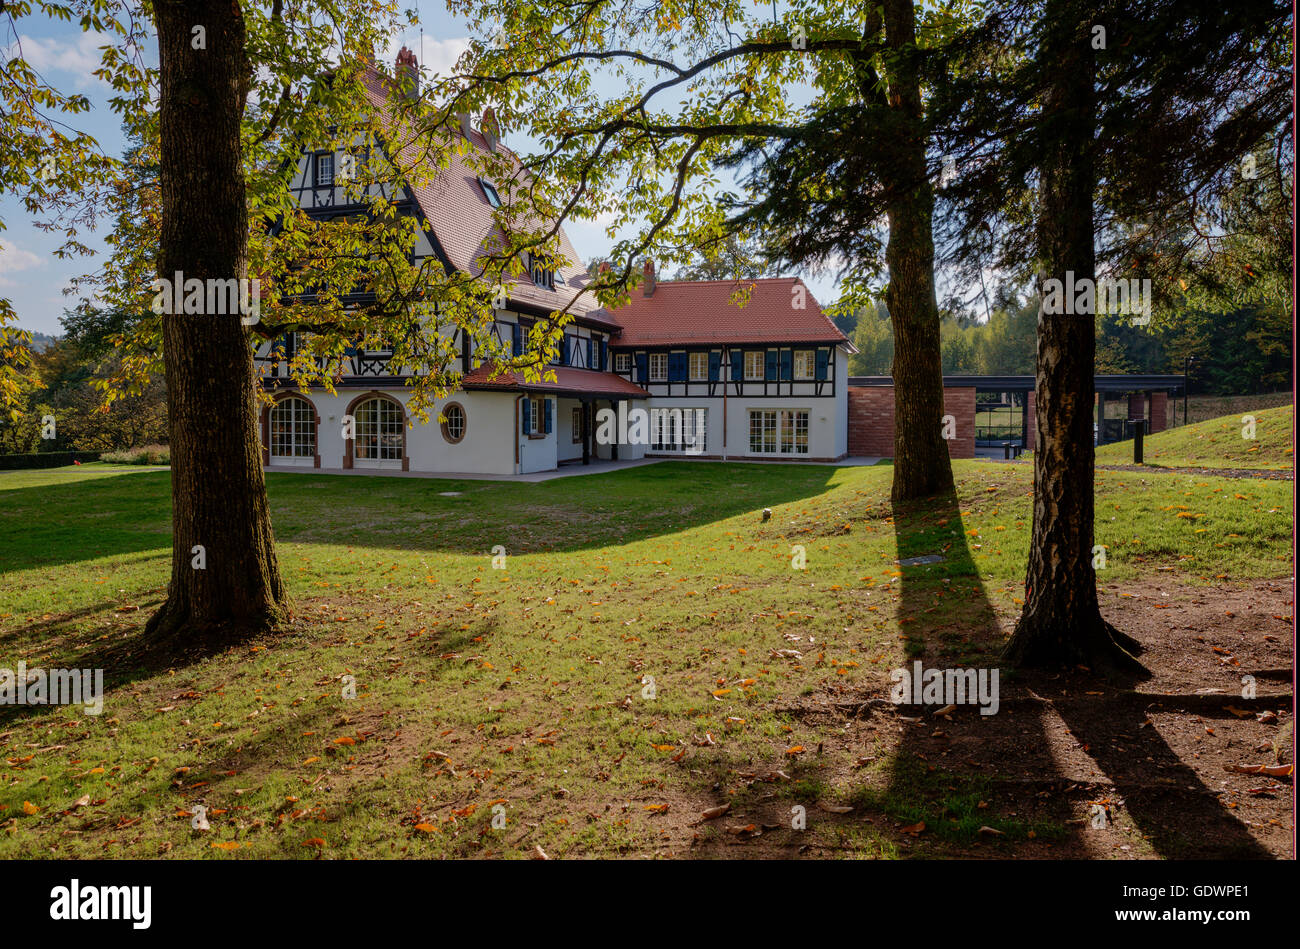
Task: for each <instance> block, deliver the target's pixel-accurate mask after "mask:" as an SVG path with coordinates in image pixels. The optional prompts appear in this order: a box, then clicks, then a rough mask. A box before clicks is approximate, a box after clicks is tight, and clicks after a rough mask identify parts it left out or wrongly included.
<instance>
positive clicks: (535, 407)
mask: <svg viewBox="0 0 1300 949" xmlns="http://www.w3.org/2000/svg"><path fill="white" fill-rule="evenodd" d="M528 434H529V435H530V436H532V437H533V438H539V437H541V436H542V435H543V434H545V433H544V432H543V431H542V400H541V399H529V400H528Z"/></svg>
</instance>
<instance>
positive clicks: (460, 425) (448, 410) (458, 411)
mask: <svg viewBox="0 0 1300 949" xmlns="http://www.w3.org/2000/svg"><path fill="white" fill-rule="evenodd" d="M441 414H442V437H443V438H445V439H447V441H449V442H451V443H452V444H453V445H454V444H456V443H457V442H458V441H460V440H461V439H462V438H464V437H465V409H464V408H463V407H462V406H461V404H460V403H459V402H448V403H447V404H446V405H445V406H443V409H442V413H441Z"/></svg>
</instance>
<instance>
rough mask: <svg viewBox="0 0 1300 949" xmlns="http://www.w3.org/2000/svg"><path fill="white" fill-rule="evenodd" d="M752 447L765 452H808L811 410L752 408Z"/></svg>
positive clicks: (750, 427) (757, 451) (770, 453)
mask: <svg viewBox="0 0 1300 949" xmlns="http://www.w3.org/2000/svg"><path fill="white" fill-rule="evenodd" d="M749 450H750V452H752V453H754V454H764V455H776V454H781V455H806V454H808V413H807V412H806V411H800V410H798V409H761V410H754V411H751V412H750V413H749Z"/></svg>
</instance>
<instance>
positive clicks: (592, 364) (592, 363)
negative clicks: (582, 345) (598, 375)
mask: <svg viewBox="0 0 1300 949" xmlns="http://www.w3.org/2000/svg"><path fill="white" fill-rule="evenodd" d="M591 349H592V346H591V337H590V336H588V337H587V368H588V369H595V368H596V361H595V360H594V359H592V358H591Z"/></svg>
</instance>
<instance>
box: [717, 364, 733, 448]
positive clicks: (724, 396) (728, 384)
mask: <svg viewBox="0 0 1300 949" xmlns="http://www.w3.org/2000/svg"><path fill="white" fill-rule="evenodd" d="M722 362H723V368H724V369H726V370H727V381H726V382H724V383H723V384H722V460H723V461H726V460H727V390H728V389H730V388H731V350H730V349H723V350H722ZM718 375H722V373H721V372H719V373H718Z"/></svg>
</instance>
